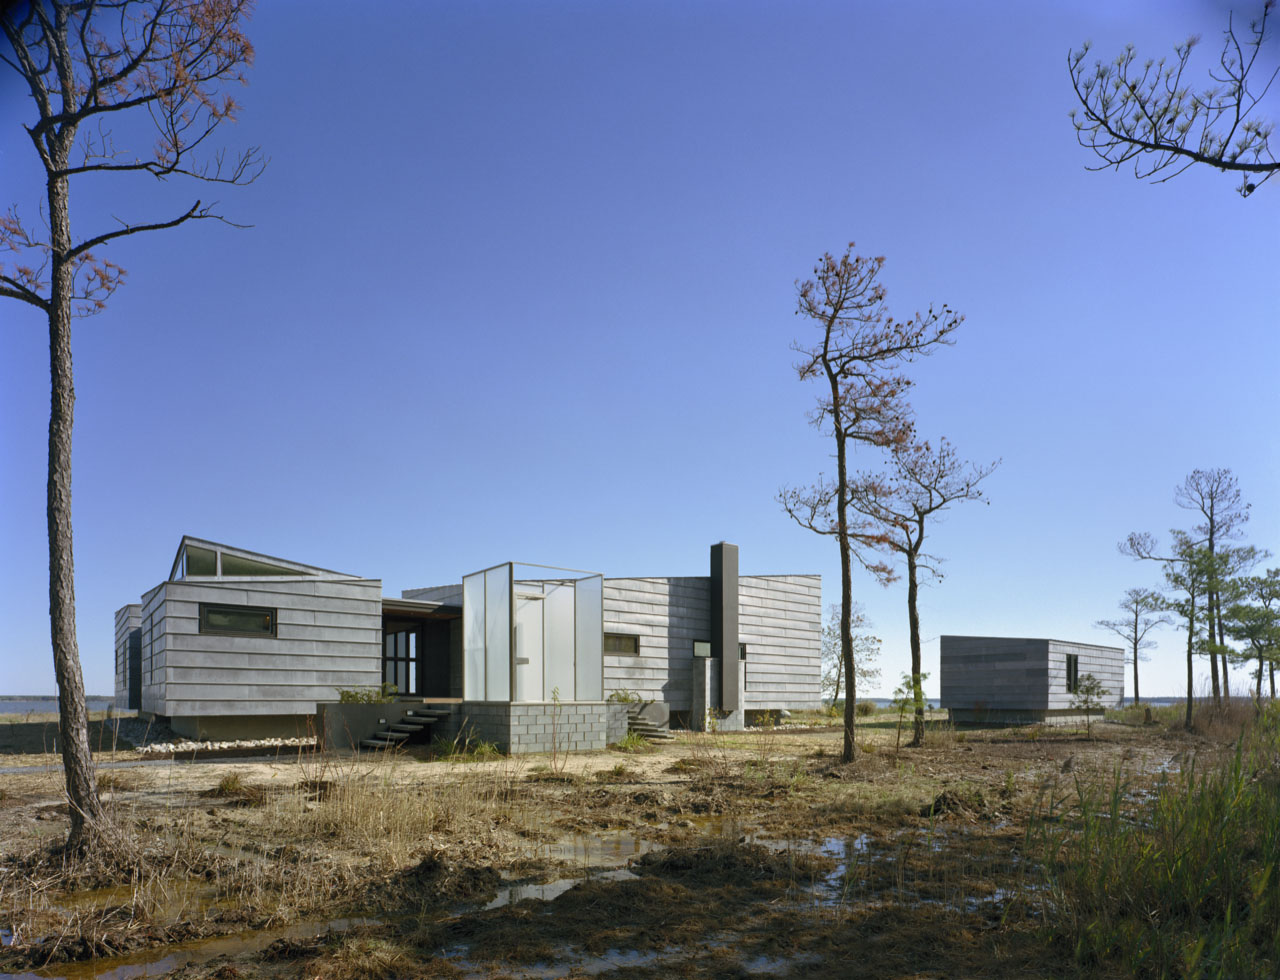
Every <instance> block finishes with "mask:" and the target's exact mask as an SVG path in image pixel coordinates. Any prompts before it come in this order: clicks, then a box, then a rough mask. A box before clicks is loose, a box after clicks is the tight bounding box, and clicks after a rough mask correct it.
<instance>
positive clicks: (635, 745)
mask: <svg viewBox="0 0 1280 980" xmlns="http://www.w3.org/2000/svg"><path fill="white" fill-rule="evenodd" d="M613 748H614V749H616V750H617V751H619V752H636V753H638V752H652V751H653V746H652V745H651V744H650V743H649V740H648V739H647V738H645V737H644V736H643V735H641V734H640V733H639V732H627V734H625V735H623V736H622V738H620V739H618V741H617V742H616V743H615V744H614V746H613Z"/></svg>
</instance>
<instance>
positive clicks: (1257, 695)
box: [1253, 650, 1262, 701]
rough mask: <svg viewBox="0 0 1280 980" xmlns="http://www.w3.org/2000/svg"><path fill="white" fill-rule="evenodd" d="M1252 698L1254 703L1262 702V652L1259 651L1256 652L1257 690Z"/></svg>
mask: <svg viewBox="0 0 1280 980" xmlns="http://www.w3.org/2000/svg"><path fill="white" fill-rule="evenodd" d="M1253 697H1254V700H1255V701H1261V700H1262V651H1261V650H1259V651H1258V687H1257V690H1256V691H1255V692H1254V696H1253Z"/></svg>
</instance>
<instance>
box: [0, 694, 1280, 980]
mask: <svg viewBox="0 0 1280 980" xmlns="http://www.w3.org/2000/svg"><path fill="white" fill-rule="evenodd" d="M1179 717H1180V716H1179ZM822 720H823V719H821V718H819V717H813V718H796V719H791V721H794V722H795V724H787V725H779V726H777V727H775V728H773V729H770V730H761V731H753V732H744V733H723V734H708V735H693V734H688V735H683V736H681V737H680V738H679V739H678V740H677V741H675V742H673V743H668V744H665V745H661V746H660V747H650V748H646V747H641V746H634V745H633V746H630V748H631V749H632V751H626V752H619V751H606V752H598V753H583V754H575V755H572V756H569V757H568V758H567V761H566V758H565V756H563V755H561V756H558V757H556V758H555V759H552V758H550V757H519V758H499V759H492V758H487V757H481V758H477V757H476V756H475V755H467V754H455V755H453V756H452V757H451V758H448V759H441V758H438V757H433V756H432V755H431V754H430V753H429V752H428V751H427V749H426V747H423V748H421V749H418V748H414V749H410V750H409V751H407V752H403V753H400V754H396V755H392V756H374V757H370V756H364V757H351V756H343V757H311V758H308V757H302V756H300V757H299V758H298V760H297V761H293V762H278V763H272V764H265V763H253V764H250V763H198V764H177V765H166V766H151V767H137V768H123V769H120V768H117V769H110V770H103V771H102V772H101V773H100V777H99V785H100V788H101V789H102V790H103V793H104V795H105V798H106V800H107V803H108V807H109V809H110V811H111V813H112V817H113V821H114V822H115V825H116V826H117V827H118V829H119V834H118V837H117V838H116V840H115V844H114V846H113V847H112V848H111V849H110V850H109V851H108V852H104V853H103V854H100V855H97V856H95V858H94V859H93V860H90V861H86V862H79V863H65V864H64V863H63V862H61V861H60V860H59V859H58V858H57V857H56V856H55V852H54V850H53V848H54V846H55V845H56V843H57V841H58V840H60V838H61V837H62V835H63V834H65V830H66V820H67V818H66V812H65V803H64V802H63V801H62V796H61V793H60V786H59V778H60V776H59V774H57V773H21V774H12V775H8V776H0V852H2V856H0V928H4V929H8V930H10V932H11V933H12V938H13V942H12V943H11V944H10V945H8V946H6V947H5V948H4V949H3V950H2V951H0V971H10V972H18V971H21V970H27V969H31V968H36V967H42V966H45V965H49V964H58V963H60V962H72V961H81V960H88V959H90V958H95V959H96V961H97V967H99V968H103V969H105V968H108V967H112V968H114V967H116V966H130V967H131V968H133V967H137V968H141V966H142V965H143V964H145V963H154V962H155V961H156V960H157V959H159V958H160V957H171V958H172V966H171V967H166V969H172V970H175V971H176V972H174V973H172V974H171V975H173V976H182V977H191V978H195V977H200V978H203V977H249V976H252V977H259V976H272V977H288V978H295V977H296V978H304V977H305V978H312V977H317V978H356V977H384V978H392V977H446V976H450V977H451V976H464V975H466V976H494V977H499V976H502V977H507V976H511V977H519V976H539V977H546V976H561V975H566V974H572V973H575V972H576V973H578V974H584V973H590V974H593V975H600V976H604V977H616V978H619V980H621V978H641V977H644V978H647V977H654V978H657V977H670V976H681V977H689V978H702V977H707V978H710V977H723V976H739V975H745V973H747V972H758V973H765V974H767V975H777V976H795V977H805V978H825V977H833V978H834V977H862V976H865V977H997V978H999V977H1008V978H1014V977H1018V978H1021V977H1028V976H1036V977H1093V976H1101V977H1129V976H1151V977H1159V976H1169V977H1182V976H1188V977H1192V976H1194V977H1200V976H1203V977H1212V976H1232V975H1234V976H1245V975H1251V976H1258V975H1274V973H1275V968H1276V965H1277V963H1280V958H1277V955H1276V950H1275V948H1274V936H1275V933H1276V931H1277V929H1275V928H1273V927H1274V926H1275V914H1276V903H1275V902H1274V901H1273V896H1274V892H1275V888H1276V887H1277V884H1276V875H1275V874H1274V873H1273V872H1272V870H1270V869H1272V868H1273V865H1274V861H1275V850H1274V846H1273V843H1274V833H1273V834H1272V837H1271V838H1267V839H1264V837H1265V835H1264V836H1263V837H1260V836H1259V835H1258V833H1257V832H1256V828H1255V830H1254V831H1251V830H1250V829H1249V828H1250V827H1251V826H1253V825H1254V824H1255V823H1256V821H1259V820H1264V819H1271V816H1277V815H1276V814H1275V811H1274V810H1268V809H1266V807H1267V806H1268V805H1269V804H1268V801H1274V797H1275V781H1272V780H1271V777H1270V776H1268V775H1267V773H1270V772H1272V771H1273V769H1274V767H1275V766H1276V758H1277V750H1276V740H1275V738H1274V728H1275V726H1274V725H1273V724H1272V723H1271V722H1270V721H1267V720H1266V719H1263V720H1262V721H1258V720H1256V719H1255V718H1254V717H1253V715H1252V713H1251V712H1240V713H1238V715H1236V716H1224V717H1222V718H1219V719H1216V720H1213V722H1212V723H1209V722H1210V719H1209V718H1208V717H1207V716H1206V717H1205V719H1204V721H1205V724H1204V726H1203V728H1202V730H1201V731H1199V732H1195V733H1185V732H1182V731H1180V730H1179V729H1177V728H1175V727H1170V726H1169V725H1167V724H1153V725H1143V724H1141V722H1140V721H1139V722H1138V723H1128V722H1129V721H1130V720H1129V719H1122V721H1124V722H1126V723H1120V722H1106V723H1101V724H1095V725H1094V729H1093V731H1094V737H1093V738H1088V737H1087V736H1086V734H1085V732H1084V731H1083V730H1081V731H1075V730H1064V729H1051V728H1044V727H1031V728H1019V729H1000V730H961V731H956V730H952V729H951V728H950V727H948V726H947V725H946V724H945V723H944V722H942V721H940V720H935V721H933V722H931V725H930V731H929V738H928V741H927V744H926V745H925V747H924V748H921V749H906V748H898V747H896V722H897V720H896V715H886V714H884V713H881V714H876V715H871V716H869V717H867V718H865V719H862V722H863V723H862V724H861V725H860V726H859V732H858V736H859V742H860V746H861V747H860V749H859V752H858V758H857V760H856V761H855V763H854V764H852V765H841V764H840V763H839V761H838V755H839V749H840V741H841V732H840V730H839V729H838V728H835V727H826V728H823V727H815V723H818V722H821V721H822ZM1269 726H1270V727H1269ZM1241 732H1244V733H1245V736H1244V740H1243V741H1241V740H1239V739H1238V738H1237V736H1239V735H1240V734H1241ZM1269 733H1270V734H1269ZM20 734H21V735H22V737H23V738H29V736H30V733H29V732H22V733H20ZM24 744H29V743H24ZM0 753H8V754H9V757H10V758H15V757H19V756H16V755H15V754H14V753H15V749H14V747H13V746H12V745H5V744H4V743H3V737H2V736H0ZM433 760H434V761H433ZM1268 766H1270V767H1272V768H1267V767H1268ZM1259 773H1261V774H1262V775H1259ZM1233 774H1234V775H1233ZM1268 794H1270V795H1268ZM1228 798H1229V799H1230V800H1232V801H1237V800H1238V801H1245V800H1247V804H1245V803H1242V804H1241V805H1242V806H1243V807H1244V809H1242V810H1241V811H1240V812H1241V814H1242V815H1244V814H1247V815H1248V819H1241V820H1238V821H1236V823H1237V824H1238V827H1237V830H1236V831H1233V833H1232V835H1230V836H1227V837H1224V841H1226V842H1227V844H1226V851H1225V852H1224V850H1223V848H1217V849H1212V848H1209V849H1199V850H1198V849H1196V848H1188V847H1187V846H1186V841H1187V840H1188V839H1190V838H1192V837H1194V838H1196V839H1203V838H1205V837H1206V836H1207V835H1210V834H1211V833H1213V832H1214V829H1215V828H1221V827H1223V826H1225V825H1224V823H1223V821H1222V818H1223V815H1224V814H1225V813H1227V812H1230V811H1231V807H1228V808H1226V809H1225V810H1224V809H1223V807H1222V805H1221V801H1222V800H1224V799H1228ZM1210 799H1215V800H1218V801H1219V802H1218V803H1213V804H1211V803H1209V802H1206V801H1207V800H1210ZM1233 805H1234V804H1233ZM1161 808H1163V811H1162V810H1161ZM1162 812H1163V813H1164V814H1166V817H1168V818H1169V820H1172V818H1173V816H1176V815H1178V814H1188V813H1190V814H1200V815H1199V816H1193V817H1190V818H1188V819H1187V820H1186V821H1184V822H1183V823H1177V822H1176V821H1174V822H1169V820H1166V818H1165V817H1161V816H1160V814H1161V813H1162ZM1268 815H1271V816H1268ZM1161 820H1166V822H1164V823H1161V822H1160V821H1161ZM1268 826H1272V827H1276V826H1280V816H1277V819H1273V820H1271V824H1270V825H1268ZM1268 841H1271V843H1268ZM1179 842H1181V844H1179ZM1178 846H1181V850H1176V848H1177V847H1178ZM1268 848H1270V849H1268ZM1175 853H1180V854H1184V855H1186V854H1191V853H1194V854H1196V855H1197V858H1199V857H1201V856H1203V857H1205V859H1206V860H1208V861H1209V864H1208V865H1207V866H1205V867H1200V866H1192V865H1190V864H1188V866H1187V867H1185V868H1183V869H1182V870H1181V872H1180V873H1181V874H1182V878H1181V879H1179V880H1180V882H1181V885H1180V886H1179V887H1185V888H1190V891H1179V890H1178V889H1177V888H1175V886H1174V884H1173V883H1172V882H1171V881H1170V882H1169V883H1168V884H1156V885H1153V886H1152V889H1151V890H1150V891H1148V892H1138V891H1135V890H1134V888H1133V887H1129V886H1131V885H1132V881H1133V878H1134V876H1137V878H1138V880H1145V879H1147V878H1149V877H1152V876H1153V875H1157V876H1158V873H1164V874H1165V875H1166V878H1165V879H1158V880H1159V881H1165V880H1166V879H1167V878H1168V877H1169V875H1171V874H1172V872H1169V871H1168V870H1167V869H1166V870H1165V871H1164V872H1159V869H1160V868H1162V867H1163V866H1162V865H1161V864H1160V862H1159V860H1157V856H1158V855H1160V854H1175ZM1143 855H1146V857H1143ZM1104 857H1105V860H1104ZM1142 861H1146V862H1147V863H1145V864H1144V863H1141V862H1142ZM1214 862H1217V863H1216V864H1215V863H1214ZM1175 863H1176V862H1175ZM1206 875H1209V876H1212V880H1214V881H1220V882H1223V883H1224V884H1223V885H1222V887H1221V888H1205V889H1203V893H1204V895H1205V896H1206V898H1205V900H1204V902H1199V901H1198V899H1197V898H1196V895H1197V894H1198V893H1197V892H1196V890H1195V889H1194V888H1192V887H1191V886H1192V885H1194V884H1196V883H1197V882H1201V883H1202V882H1204V881H1207V880H1210V879H1209V878H1207V877H1205V876H1206ZM1122 886H1125V887H1122ZM1161 901H1163V902H1165V905H1160V904H1159V902H1161ZM1153 903H1154V904H1153ZM490 904H493V905H494V907H492V908H487V907H486V906H489V905H490ZM1152 909H1164V911H1161V912H1160V913H1159V914H1160V916H1161V918H1160V922H1159V923H1158V924H1157V925H1156V926H1152V925H1151V923H1150V921H1149V920H1148V922H1147V925H1146V926H1145V927H1144V925H1143V922H1144V919H1143V917H1144V916H1148V917H1149V916H1150V915H1151V910H1152ZM330 926H333V927H334V928H332V929H330V928H329V927H330ZM1144 928H1146V930H1147V931H1146V932H1145V933H1144V931H1143V929H1144ZM1269 928H1270V929H1271V930H1272V931H1271V932H1270V933H1269V934H1268V933H1267V930H1268V929H1269ZM1153 936H1155V937H1156V938H1157V939H1158V940H1159V946H1158V948H1157V947H1156V945H1153V944H1155V943H1156V939H1153V938H1152V937H1153ZM221 937H228V938H221ZM1144 937H1145V942H1146V945H1145V946H1143V945H1142V943H1143V941H1144ZM1202 937H1207V938H1203V940H1202ZM188 961H190V962H188ZM164 963H166V964H167V963H170V960H169V959H166V960H164ZM66 969H68V970H70V969H72V968H71V967H67V968H66ZM1242 969H1243V970H1247V971H1253V972H1245V973H1240V972H1238V971H1240V970H1242ZM1231 970H1234V971H1237V972H1235V973H1234V974H1233V973H1231V972H1229V971H1231ZM55 975H56V973H55ZM76 975H77V976H79V975H82V974H76Z"/></svg>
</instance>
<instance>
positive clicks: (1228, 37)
mask: <svg viewBox="0 0 1280 980" xmlns="http://www.w3.org/2000/svg"><path fill="white" fill-rule="evenodd" d="M1274 9H1275V0H1266V2H1265V3H1264V4H1263V5H1262V13H1261V14H1260V15H1259V17H1258V18H1257V19H1255V20H1253V21H1250V23H1249V33H1248V34H1247V35H1243V36H1242V35H1241V34H1237V32H1236V26H1235V20H1234V17H1233V16H1231V15H1228V17H1227V29H1226V31H1225V32H1224V35H1225V36H1224V39H1223V45H1222V54H1221V55H1220V56H1219V57H1218V67H1217V68H1211V69H1210V70H1209V78H1210V80H1211V84H1210V85H1208V86H1207V87H1205V88H1202V89H1199V90H1197V89H1194V88H1192V87H1191V84H1190V82H1189V81H1188V80H1187V79H1186V77H1185V76H1186V75H1187V73H1188V66H1189V65H1190V62H1191V53H1192V51H1194V50H1195V47H1196V45H1197V44H1198V43H1199V38H1197V37H1191V38H1188V39H1187V40H1186V41H1184V42H1183V43H1182V44H1180V45H1178V46H1177V47H1175V48H1174V49H1173V50H1174V57H1173V60H1172V61H1168V60H1166V59H1165V58H1161V59H1160V60H1159V61H1152V60H1151V59H1147V60H1146V61H1144V62H1141V63H1139V62H1138V53H1137V51H1136V50H1135V49H1134V46H1133V45H1132V44H1130V45H1127V46H1126V47H1125V49H1124V51H1123V52H1121V54H1120V55H1119V56H1118V57H1116V58H1114V59H1112V60H1111V61H1109V62H1106V63H1105V64H1104V63H1103V62H1102V61H1094V62H1093V64H1092V65H1087V64H1086V63H1085V59H1086V58H1087V57H1088V54H1089V44H1088V43H1085V44H1084V45H1083V46H1082V47H1081V48H1080V50H1078V51H1071V52H1069V53H1068V55H1067V70H1068V72H1069V73H1070V75H1071V85H1072V88H1074V89H1075V93H1076V98H1077V99H1078V100H1079V102H1080V109H1079V110H1076V109H1073V110H1072V111H1071V121H1072V122H1073V123H1074V124H1075V128H1076V139H1077V140H1078V141H1079V143H1080V145H1081V146H1085V147H1088V148H1089V149H1091V150H1092V151H1093V152H1094V153H1095V154H1096V155H1097V156H1098V158H1099V159H1101V160H1102V163H1100V164H1098V165H1097V166H1096V167H1092V168H1090V169H1093V170H1105V169H1108V168H1111V167H1114V168H1115V169H1117V170H1119V169H1120V167H1121V166H1122V165H1124V164H1127V163H1130V162H1132V163H1133V172H1134V176H1136V177H1138V178H1140V179H1144V180H1145V179H1146V178H1148V177H1155V178H1156V181H1157V183H1159V182H1163V181H1166V180H1169V179H1171V178H1173V177H1176V176H1178V174H1180V173H1182V172H1183V171H1184V170H1186V169H1187V168H1188V167H1191V166H1194V165H1195V164H1206V165H1208V166H1210V167H1215V168H1216V169H1218V170H1222V171H1230V172H1232V173H1237V174H1240V177H1241V180H1240V187H1239V191H1240V194H1241V195H1243V196H1244V197H1248V196H1249V195H1250V194H1252V193H1253V192H1254V191H1255V190H1256V189H1257V188H1258V187H1259V186H1261V185H1262V184H1264V183H1265V182H1266V181H1268V180H1270V179H1271V178H1272V177H1274V176H1275V174H1276V172H1277V171H1278V170H1280V162H1278V161H1277V160H1276V158H1275V155H1274V153H1273V152H1272V150H1271V146H1270V139H1271V134H1272V131H1273V130H1274V128H1275V126H1274V124H1273V123H1271V122H1269V121H1267V120H1263V119H1258V118H1255V117H1254V116H1253V113H1254V111H1255V110H1256V109H1257V107H1258V104H1259V102H1261V101H1262V99H1263V97H1264V96H1266V94H1267V92H1268V90H1269V89H1270V88H1271V86H1272V84H1273V83H1274V82H1275V80H1276V76H1277V74H1280V69H1277V70H1276V71H1273V72H1272V73H1271V75H1270V76H1268V77H1267V78H1266V79H1265V80H1264V81H1263V82H1262V84H1261V85H1260V86H1254V87H1251V86H1253V83H1254V82H1256V77H1252V78H1251V76H1256V73H1257V72H1258V71H1260V70H1261V69H1260V68H1259V65H1258V55H1259V54H1260V53H1261V51H1262V44H1263V40H1264V38H1265V36H1266V30H1267V20H1268V18H1269V17H1270V16H1271V14H1272V12H1273V10H1274Z"/></svg>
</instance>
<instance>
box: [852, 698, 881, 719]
mask: <svg viewBox="0 0 1280 980" xmlns="http://www.w3.org/2000/svg"><path fill="white" fill-rule="evenodd" d="M853 713H854V714H855V715H857V716H858V717H859V718H866V717H868V716H869V715H874V714H875V713H876V706H875V704H874V703H873V702H871V701H859V702H858V703H857V704H855V705H854V706H853Z"/></svg>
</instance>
